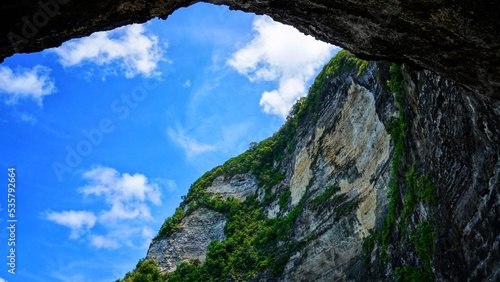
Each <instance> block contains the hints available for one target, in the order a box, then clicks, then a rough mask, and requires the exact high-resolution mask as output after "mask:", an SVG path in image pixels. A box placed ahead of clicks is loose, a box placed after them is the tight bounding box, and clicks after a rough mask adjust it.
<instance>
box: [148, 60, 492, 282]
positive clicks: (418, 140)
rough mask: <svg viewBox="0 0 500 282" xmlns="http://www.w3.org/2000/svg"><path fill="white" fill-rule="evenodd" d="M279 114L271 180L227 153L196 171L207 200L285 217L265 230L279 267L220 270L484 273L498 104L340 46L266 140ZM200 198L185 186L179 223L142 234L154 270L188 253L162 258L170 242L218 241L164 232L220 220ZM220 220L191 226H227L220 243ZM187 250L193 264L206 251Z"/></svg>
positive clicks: (452, 277) (332, 276)
mask: <svg viewBox="0 0 500 282" xmlns="http://www.w3.org/2000/svg"><path fill="white" fill-rule="evenodd" d="M388 80H390V82H389V86H391V87H388V85H387V81H388ZM394 92H396V95H394ZM395 97H396V99H395ZM290 124H292V125H294V124H295V126H292V127H291V128H292V129H293V136H292V137H290V139H289V143H290V144H292V146H284V147H283V146H282V147H279V145H276V144H279V142H277V143H273V144H275V145H274V146H275V147H278V148H279V149H281V150H283V154H277V155H274V157H273V158H269V159H266V162H267V163H268V164H270V165H272V167H273V168H274V169H275V170H276V171H277V174H276V175H281V177H279V179H278V181H273V180H270V179H269V178H265V179H264V181H263V179H262V176H260V177H259V175H261V174H260V172H259V170H258V169H256V168H255V166H254V167H252V166H245V165H244V164H242V166H241V167H240V170H243V171H244V173H243V174H241V173H240V174H234V175H232V174H231V173H230V171H231V169H229V168H228V167H229V166H234V165H235V162H236V163H238V162H241V163H245V161H244V160H245V159H244V158H240V157H238V158H236V159H235V160H233V161H231V160H230V161H228V163H226V164H224V165H223V166H221V167H219V168H216V169H214V171H212V172H211V173H209V175H210V177H208V178H206V180H207V181H208V182H207V183H206V184H204V187H205V188H204V189H205V191H208V194H207V197H209V198H210V199H213V198H217V199H219V200H220V201H224V199H226V198H225V197H234V199H235V201H238V202H243V201H244V199H245V197H250V198H252V197H253V198H254V199H255V201H257V203H256V204H254V207H256V210H260V211H262V214H264V215H265V217H267V218H268V219H267V220H275V221H280V220H285V222H286V220H289V221H290V222H291V224H290V230H289V232H288V233H284V234H285V235H286V236H281V237H280V235H279V234H280V233H279V232H277V234H278V235H277V238H278V239H277V240H276V241H273V242H274V243H276V246H277V247H276V246H274V247H276V248H277V250H279V251H280V252H283V253H286V255H284V256H278V259H280V260H281V261H282V262H281V263H282V268H281V269H280V271H273V270H272V266H269V265H264V267H260V268H259V267H257V266H253V267H254V268H252V269H254V270H255V271H254V272H252V273H251V275H246V274H248V269H247V270H245V271H247V272H245V271H241V272H240V273H238V269H237V268H231V267H232V266H231V264H226V267H228V268H231V270H232V271H233V273H232V274H231V275H233V276H223V277H222V278H223V279H226V280H238V279H236V278H235V277H240V278H242V277H244V279H243V280H255V281H258V280H259V279H264V280H276V281H337V280H343V281H360V280H370V281H375V280H394V279H401V280H402V281H413V280H412V279H416V278H417V277H420V279H424V280H433V279H435V280H438V281H464V280H467V281H498V279H499V278H500V264H499V262H500V255H499V254H500V250H499V245H500V232H499V230H498V228H495V226H500V194H499V187H500V183H499V179H500V140H499V139H500V126H499V125H500V103H498V101H495V100H490V99H489V98H486V97H484V96H480V95H477V94H475V93H474V92H472V91H469V90H466V89H465V88H463V87H462V86H460V85H458V84H457V83H454V82H452V81H449V80H446V79H444V78H442V77H440V76H438V75H436V74H433V73H432V72H429V71H425V70H415V69H412V68H411V67H409V66H403V68H402V69H401V70H400V69H399V68H397V67H396V66H395V65H393V66H391V67H389V64H388V63H384V62H372V63H369V64H368V65H366V64H363V62H362V61H359V60H357V59H355V58H354V57H352V56H350V55H346V53H342V54H341V55H339V56H337V58H336V59H333V60H332V61H331V62H330V63H329V64H328V65H327V66H326V67H325V69H324V71H323V72H322V73H321V74H320V76H319V77H318V78H317V80H316V82H315V84H314V85H313V87H312V88H311V91H310V94H309V97H308V98H307V100H304V101H302V102H300V103H298V104H297V105H296V106H295V107H294V110H293V111H292V115H291V116H290V117H289V119H288V121H287V124H286V125H285V126H284V127H283V128H282V129H281V130H280V132H278V133H277V134H276V135H275V136H273V137H272V138H271V140H274V139H276V138H278V139H279V137H277V136H279V135H280V134H281V135H283V134H286V133H287V132H288V133H289V131H287V130H286V129H287V128H289V127H290V126H291V125H290ZM273 138H274V139H273ZM265 142H266V141H264V143H265ZM262 146H263V145H262V144H259V146H258V147H257V148H254V149H253V150H257V151H258V150H259V148H261V147H262ZM246 154H249V153H246ZM251 156H254V155H251ZM254 159H255V157H254ZM262 165H264V164H262ZM228 172H229V173H228ZM202 186H203V185H202ZM202 186H199V187H202ZM191 190H194V188H193V187H192V188H191ZM190 194H193V193H192V192H191V191H190ZM200 195H201V194H200ZM200 197H201V196H197V197H189V194H188V197H187V201H186V202H185V203H183V207H184V209H185V210H186V211H187V213H186V214H185V217H184V218H183V219H182V222H181V225H180V227H179V228H178V229H175V230H174V231H172V232H171V233H170V234H169V236H166V237H161V236H160V237H158V238H156V239H155V240H154V241H153V243H152V245H151V247H150V250H149V252H148V258H151V259H154V260H155V261H156V262H157V263H158V266H159V267H160V269H162V270H164V271H172V270H173V269H174V268H175V265H176V264H178V263H179V262H180V261H185V262H189V261H191V260H192V259H193V257H194V256H193V255H192V254H191V252H189V251H188V252H186V251H184V252H182V251H181V252H177V253H175V255H174V254H173V252H175V250H176V249H175V248H176V247H172V246H174V245H176V244H177V245H180V246H182V247H179V249H186V250H189V249H198V250H199V249H200V248H199V246H203V247H205V246H208V242H209V240H213V239H215V240H224V239H223V236H222V235H220V236H219V237H218V238H215V237H209V236H204V237H203V236H201V237H202V238H203V240H204V241H203V242H202V243H200V242H198V241H194V240H193V241H187V240H186V241H184V242H179V243H176V242H174V241H175V240H176V239H175V238H178V237H179V236H183V235H182V234H185V233H189V232H190V230H191V229H192V228H193V227H192V226H193V222H195V223H194V225H195V226H198V225H197V224H198V223H197V222H199V221H200V220H199V219H198V218H199V217H200V215H202V214H204V215H205V216H207V217H211V216H212V214H214V213H215V214H218V215H222V214H225V215H226V216H228V218H231V215H230V214H231V212H228V209H224V208H221V205H220V204H219V205H216V204H213V203H211V202H210V200H205V201H201V200H199V198H200ZM189 199H192V201H193V202H196V204H191V203H190V200H189ZM247 200H248V199H247ZM245 202H246V201H245ZM203 203H205V204H203ZM211 209H212V210H211ZM210 210H211V211H210ZM219 218H220V217H219ZM260 220H262V221H266V219H263V218H261V219H259V221H260ZM222 222H223V219H220V220H219V221H214V223H211V222H210V221H209V220H206V221H205V222H204V224H205V225H204V226H203V227H200V229H205V230H207V231H209V230H213V229H214V226H215V225H217V228H218V231H217V232H215V233H217V234H223V232H226V233H227V234H229V235H230V236H229V237H230V238H225V241H223V242H226V241H227V240H233V239H232V237H231V236H233V235H231V234H232V233H231V231H228V228H227V226H226V228H222V227H221V226H222V225H223V224H222ZM200 226H201V225H200ZM264 226H265V225H264ZM273 226H274V225H273ZM210 232H212V231H210ZM269 234H274V233H267V236H271V235H269ZM249 236H250V235H249ZM250 237H251V236H250ZM209 238H210V239H209ZM251 238H254V237H251ZM256 238H258V237H256ZM252 240H254V241H255V240H257V239H255V238H254V239H252ZM254 241H252V242H254ZM162 246H171V247H169V248H165V247H162ZM282 246H288V247H287V248H285V249H283V247H282ZM251 247H252V248H253V247H254V246H253V245H251V244H250V245H249V247H248V251H250V249H251ZM274 247H272V248H271V247H270V246H269V245H267V247H266V248H265V249H267V250H270V252H271V250H275V249H273V248H274ZM255 248H256V252H257V253H258V251H259V246H258V245H256V247H255ZM227 252H230V250H229V251H227ZM226 255H228V254H227V253H226ZM173 256H175V257H173ZM208 256H209V259H207V260H209V261H208V262H207V263H206V264H208V263H211V262H212V260H214V258H213V256H214V255H213V249H211V250H209V254H208ZM269 256H270V257H271V258H276V257H273V256H272V255H271V254H269ZM230 257H231V255H230V254H229V255H228V259H229V258H230ZM196 258H198V259H199V260H200V261H201V262H203V261H205V258H206V252H197V255H196ZM256 265H259V264H256ZM270 268H271V270H270ZM234 275H236V276H234ZM238 275H240V276H238ZM231 277H232V278H231ZM219 278H220V277H219ZM173 281H176V280H173Z"/></svg>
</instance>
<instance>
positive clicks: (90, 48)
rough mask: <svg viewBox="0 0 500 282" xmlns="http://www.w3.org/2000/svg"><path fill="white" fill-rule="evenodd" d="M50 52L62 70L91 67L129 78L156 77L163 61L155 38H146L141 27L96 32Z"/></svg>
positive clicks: (138, 25) (136, 25) (146, 35)
mask: <svg viewBox="0 0 500 282" xmlns="http://www.w3.org/2000/svg"><path fill="white" fill-rule="evenodd" d="M52 52H54V53H56V54H57V55H58V56H59V61H60V62H61V64H62V65H63V66H65V67H71V66H75V65H80V64H83V63H86V62H88V63H94V64H97V65H99V66H107V67H109V68H118V69H120V70H121V71H123V72H124V73H125V76H126V77H129V78H130V77H134V76H135V75H137V74H141V75H143V76H145V77H150V76H154V75H158V74H159V72H158V71H157V68H158V63H159V62H160V61H162V60H163V58H162V56H163V50H162V48H161V46H160V44H159V39H158V37H157V36H155V35H151V34H148V33H147V32H146V29H145V28H144V25H140V24H133V25H129V26H125V27H121V28H117V29H115V30H112V31H105V32H96V33H94V34H92V35H91V36H89V37H86V38H82V39H77V40H73V41H70V42H67V43H65V44H63V45H62V46H61V47H59V48H56V49H52Z"/></svg>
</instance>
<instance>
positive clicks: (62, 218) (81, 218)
mask: <svg viewBox="0 0 500 282" xmlns="http://www.w3.org/2000/svg"><path fill="white" fill-rule="evenodd" d="M46 218H47V219H48V220H50V221H53V222H55V223H57V224H60V225H63V226H66V227H68V228H70V229H71V235H70V238H71V239H77V238H79V237H80V236H81V235H82V234H83V233H85V232H86V231H88V230H89V229H90V228H92V227H94V225H95V223H96V220H97V217H96V216H95V215H94V214H93V213H92V212H88V211H73V210H70V211H62V212H48V213H47V215H46Z"/></svg>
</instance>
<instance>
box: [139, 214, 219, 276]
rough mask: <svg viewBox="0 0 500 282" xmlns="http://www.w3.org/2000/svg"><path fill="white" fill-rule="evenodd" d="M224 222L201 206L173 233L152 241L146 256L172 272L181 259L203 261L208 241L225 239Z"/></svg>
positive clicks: (163, 268)
mask: <svg viewBox="0 0 500 282" xmlns="http://www.w3.org/2000/svg"><path fill="white" fill-rule="evenodd" d="M225 224H226V217H225V216H224V215H223V214H221V213H218V212H215V211H212V210H208V209H204V208H200V209H198V210H196V211H195V212H193V213H192V214H190V215H189V216H187V217H185V218H184V219H183V220H182V222H181V228H180V230H179V231H177V232H176V233H174V234H173V235H172V236H170V237H168V238H164V239H159V240H153V242H152V243H151V245H150V246H149V250H148V254H147V256H146V257H147V258H148V259H153V260H155V261H156V262H157V263H158V266H159V267H160V269H161V270H163V271H173V270H175V268H176V267H177V265H178V264H179V263H181V262H183V261H186V262H190V261H193V260H199V261H200V262H203V261H204V260H205V253H206V249H207V246H208V244H209V243H210V242H211V241H213V240H218V241H222V240H224V239H225V238H226V236H225V235H224V225H225Z"/></svg>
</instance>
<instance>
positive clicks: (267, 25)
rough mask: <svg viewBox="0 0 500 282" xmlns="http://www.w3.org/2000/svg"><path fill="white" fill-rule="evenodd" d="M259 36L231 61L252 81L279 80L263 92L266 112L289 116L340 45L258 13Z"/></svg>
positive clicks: (262, 100)
mask: <svg viewBox="0 0 500 282" xmlns="http://www.w3.org/2000/svg"><path fill="white" fill-rule="evenodd" d="M253 30H254V31H255V32H256V35H255V37H254V38H253V39H252V41H251V42H250V43H248V44H247V45H246V46H244V47H243V48H241V49H239V50H238V51H236V52H235V53H234V54H233V55H232V57H231V58H230V59H229V60H228V62H227V63H228V64H229V65H230V66H231V67H233V68H234V69H235V70H236V71H238V72H239V73H241V74H243V75H245V76H247V77H248V78H249V79H250V80H251V81H258V80H265V81H277V82H278V83H279V86H278V89H275V90H272V91H267V92H264V93H263V94H262V97H261V100H260V105H261V106H262V107H263V110H264V112H265V113H268V114H275V115H278V116H281V117H282V118H285V117H286V115H287V114H288V112H289V110H290V108H291V107H292V105H293V103H294V102H295V101H296V100H297V99H298V98H300V97H302V96H304V95H305V94H306V83H307V82H308V81H309V80H310V79H311V78H313V76H314V74H315V73H316V70H317V69H318V68H319V67H321V66H322V65H324V64H325V63H326V62H327V60H328V59H330V57H331V55H332V51H333V50H334V49H335V48H336V47H335V46H333V45H330V44H327V43H324V42H321V41H318V40H316V39H314V38H313V37H311V36H306V35H304V34H302V33H300V32H299V31H298V30H296V29H295V28H293V27H291V26H287V25H283V24H281V23H277V22H274V21H273V20H272V19H271V18H270V17H268V16H257V17H256V18H255V20H254V22H253Z"/></svg>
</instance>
